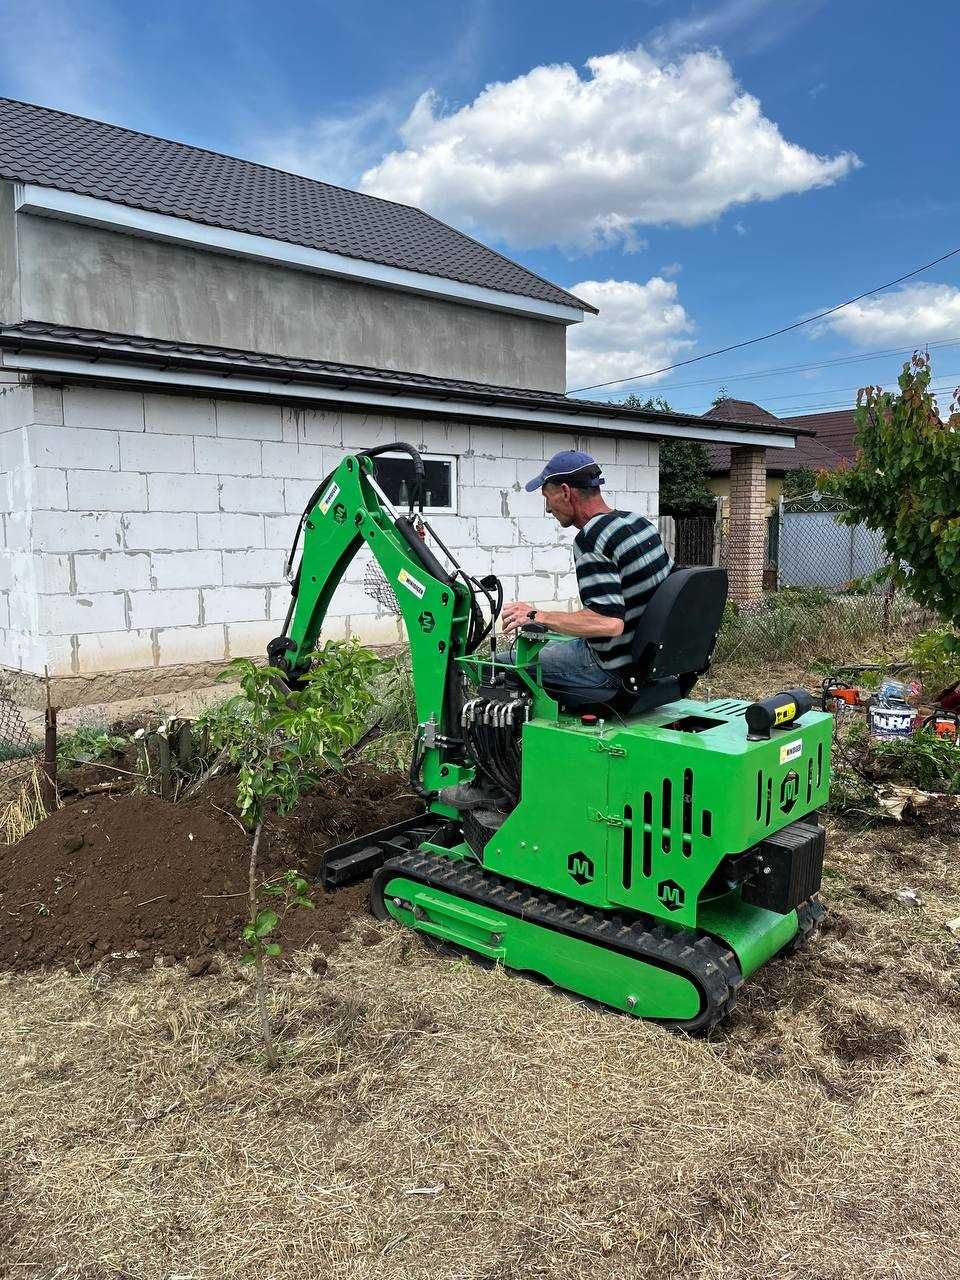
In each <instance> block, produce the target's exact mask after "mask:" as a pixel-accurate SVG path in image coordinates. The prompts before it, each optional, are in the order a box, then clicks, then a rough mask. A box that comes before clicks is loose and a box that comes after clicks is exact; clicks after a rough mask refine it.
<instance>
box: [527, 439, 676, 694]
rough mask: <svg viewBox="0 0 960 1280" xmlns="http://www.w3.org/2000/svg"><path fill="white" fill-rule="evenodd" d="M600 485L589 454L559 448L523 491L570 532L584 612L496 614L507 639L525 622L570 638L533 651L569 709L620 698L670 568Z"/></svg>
mask: <svg viewBox="0 0 960 1280" xmlns="http://www.w3.org/2000/svg"><path fill="white" fill-rule="evenodd" d="M603 483H604V478H603V475H602V473H601V469H600V467H599V466H598V465H597V463H596V461H595V460H594V459H593V458H592V457H591V456H590V454H589V453H583V452H581V451H580V450H578V449H564V450H562V451H561V452H560V453H555V454H554V455H553V457H552V458H551V459H550V461H549V462H548V463H547V465H546V466H545V467H544V468H543V470H542V471H541V472H540V474H539V475H538V476H535V477H534V479H533V480H531V481H529V483H528V484H527V486H526V488H527V492H528V493H532V492H533V491H534V490H535V489H540V491H541V492H542V494H543V498H544V501H545V502H546V506H547V510H548V511H549V512H550V514H551V515H552V516H553V517H554V518H555V519H556V520H557V521H559V523H560V525H561V526H562V527H563V528H564V529H568V528H570V526H571V525H572V526H573V527H574V528H576V529H577V536H576V537H575V538H574V543H573V558H574V563H575V567H576V572H577V586H578V588H579V591H580V602H581V604H582V606H583V607H582V608H581V609H576V610H574V611H573V612H570V613H568V612H566V611H561V610H559V609H550V610H547V609H538V608H535V607H534V606H533V605H530V604H526V603H525V602H523V601H517V602H515V603H513V604H508V605H506V606H505V608H504V610H503V614H502V622H503V629H504V631H505V632H506V633H507V634H508V635H509V634H510V633H511V632H513V631H516V630H517V629H518V628H519V627H521V626H522V625H523V624H524V623H525V622H540V623H543V624H544V626H546V627H547V628H548V629H549V630H550V631H555V632H557V633H558V634H559V635H563V636H574V637H576V638H575V639H574V640H572V641H554V642H551V643H548V644H545V645H544V646H543V648H542V649H541V650H540V676H541V679H542V681H543V686H544V688H545V689H546V690H547V692H548V693H550V694H551V695H552V696H553V697H555V698H557V699H558V700H559V701H560V702H561V703H563V704H564V705H565V706H568V707H572V708H576V707H584V706H591V705H594V704H598V703H603V702H606V701H608V700H609V699H610V698H612V697H614V696H615V695H616V694H617V693H618V692H619V691H620V689H621V687H622V685H621V674H618V673H622V671H623V670H624V669H625V668H628V667H629V666H630V664H631V660H632V656H631V655H632V646H633V634H634V630H635V628H636V626H637V622H638V621H639V619H640V615H641V614H642V613H643V611H644V609H645V608H646V605H647V602H648V601H649V599H650V597H651V596H652V595H653V593H654V591H655V590H656V589H657V587H658V586H659V585H660V583H661V582H662V581H663V580H664V578H666V577H667V575H668V574H669V573H670V570H671V568H672V565H673V562H672V561H671V559H670V556H669V555H668V554H667V552H666V549H665V548H664V545H663V543H662V542H661V541H660V534H659V533H658V531H657V526H656V525H655V524H653V523H652V522H651V521H650V520H648V519H647V518H646V516H642V515H639V514H638V513H637V512H632V511H615V510H613V509H612V508H610V507H608V506H607V504H606V502H605V501H604V499H603V496H602V494H601V493H600V486H601V485H602V484H603Z"/></svg>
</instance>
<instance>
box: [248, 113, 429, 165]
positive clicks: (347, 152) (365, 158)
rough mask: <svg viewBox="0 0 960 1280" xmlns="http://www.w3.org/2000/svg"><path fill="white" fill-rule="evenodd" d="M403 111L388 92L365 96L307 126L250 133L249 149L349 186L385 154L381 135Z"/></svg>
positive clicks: (268, 160)
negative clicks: (347, 108) (349, 107)
mask: <svg viewBox="0 0 960 1280" xmlns="http://www.w3.org/2000/svg"><path fill="white" fill-rule="evenodd" d="M408 101H409V99H408ZM403 115H404V113H403V109H402V108H401V107H399V105H398V104H397V102H396V101H395V100H394V99H393V98H392V97H387V96H384V97H377V98H369V99H367V100H366V101H365V102H361V103H359V104H357V105H356V106H355V107H354V108H353V109H352V110H351V111H350V112H349V114H344V115H321V116H316V117H314V119H313V120H311V121H310V122H309V123H308V124H305V125H294V126H293V127H291V128H287V129H280V130H276V131H274V132H272V133H265V134H264V133H261V134H254V135H253V136H252V137H251V138H250V139H249V145H248V147H247V152H248V153H249V154H252V155H256V156H257V157H258V158H259V159H260V161H261V163H262V164H268V165H271V166H272V167H273V168H276V169H286V170H287V171H288V172H290V173H303V174H306V175H307V176H308V177H314V178H319V179H320V180H321V181H323V182H332V183H335V184H339V185H340V186H353V185H355V184H356V181H357V175H358V174H360V173H362V172H363V170H364V169H365V168H367V166H368V165H371V164H374V163H376V161H377V160H378V159H379V157H380V156H382V155H383V147H384V137H385V136H386V137H390V136H393V135H395V134H396V131H397V128H398V127H399V126H400V124H401V123H402V121H403Z"/></svg>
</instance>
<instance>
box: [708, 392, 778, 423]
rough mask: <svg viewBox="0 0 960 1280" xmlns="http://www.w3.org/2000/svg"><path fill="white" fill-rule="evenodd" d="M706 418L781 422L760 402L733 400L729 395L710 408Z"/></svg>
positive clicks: (726, 420)
mask: <svg viewBox="0 0 960 1280" xmlns="http://www.w3.org/2000/svg"><path fill="white" fill-rule="evenodd" d="M703 416H704V417H705V418H719V419H721V421H723V422H756V423H767V422H779V421H780V419H779V418H776V417H774V415H773V414H772V413H769V412H768V411H767V410H766V409H764V408H762V407H761V406H760V405H758V404H754V403H753V401H752V400H731V399H730V398H729V397H727V399H725V400H721V401H720V402H719V403H718V404H715V405H714V406H713V408H712V409H708V410H707V412H706V413H705V414H704V415H703Z"/></svg>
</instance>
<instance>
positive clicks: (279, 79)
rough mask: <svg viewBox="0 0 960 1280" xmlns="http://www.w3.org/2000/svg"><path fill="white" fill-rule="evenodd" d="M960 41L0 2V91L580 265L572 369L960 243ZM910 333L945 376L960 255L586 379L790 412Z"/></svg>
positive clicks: (498, 9)
mask: <svg viewBox="0 0 960 1280" xmlns="http://www.w3.org/2000/svg"><path fill="white" fill-rule="evenodd" d="M958 34H960V23H958V21H957V10H956V5H955V3H950V2H949V0H933V2H931V3H928V4H927V5H925V6H924V7H923V11H922V20H917V19H916V18H915V17H914V13H913V12H912V11H911V10H910V9H909V8H908V7H907V6H905V5H903V4H902V3H894V2H893V0H887V2H884V0H830V2H829V3H828V2H826V0H714V2H713V3H705V4H693V5H690V4H686V3H671V2H670V0H633V2H632V3H628V2H627V0H609V2H607V3H603V2H602V0H601V2H597V3H594V4H592V5H589V6H586V5H583V4H582V3H579V2H578V3H573V2H572V0H551V2H550V3H546V2H540V0H537V2H535V3H534V2H531V3H523V2H522V0H514V2H513V3H507V2H506V0H478V2H476V3H462V4H457V3H450V2H445V3H440V2H438V0H407V3H406V4H404V5H398V4H396V3H395V0H394V2H393V3H381V2H380V0H353V2H352V3H349V4H348V3H332V2H316V3H306V2H305V0H288V3H286V4H283V5H273V6H264V5H262V4H254V3H251V2H250V0H231V2H230V3H225V2H221V0H210V2H208V3H203V2H202V0H201V3H196V2H194V3H191V4H188V3H184V2H183V0H167V3H165V4H164V5H163V6H149V7H148V6H146V5H142V4H134V3H120V2H119V0H78V2H76V3H64V2H62V0H53V2H51V3H44V0H0V92H2V93H3V94H6V95H9V96H13V97H19V98H24V99H26V100H28V101H32V102H41V103H44V104H46V105H49V106H55V107H59V108H61V109H63V110H68V111H75V112H78V113H81V114H85V115H92V116H95V117H97V118H101V119H107V120H112V121H115V122H117V123H122V124H126V125H128V126H130V127H132V128H136V129H141V130H144V131H146V132H151V133H157V134H160V135H162V136H165V137H172V138H179V139H182V140H184V141H189V142H193V143H196V144H198V145H202V146H206V147H210V148H213V149H216V150H223V151H227V152H230V153H232V154H237V155H243V156H248V157H250V158H251V159H258V160H261V161H264V162H266V163H273V164H277V165H280V166H281V167H285V168H291V169H296V170H298V171H301V172H306V173H309V174H311V175H312V176H315V177H318V178H324V179H327V180H329V181H335V182H339V183H342V184H344V185H349V186H359V187H362V188H364V189H368V190H371V191H376V192H377V193H379V194H385V195H388V196H391V197H393V198H397V199H405V200H407V201H409V202H410V203H419V204H421V205H422V206H423V207H426V208H428V209H429V210H430V211H431V212H435V213H437V214H438V216H441V217H443V218H445V219H446V220H447V221H450V222H453V223H454V224H455V225H458V226H461V227H463V228H464V229H465V230H468V231H469V232H471V233H472V234H474V235H477V236H478V237H480V238H482V239H485V240H486V241H488V242H489V243H491V244H494V245H495V246H496V247H498V248H500V249H501V250H502V251H503V252H505V253H507V254H508V255H510V256H512V257H515V258H517V259H519V260H520V261H522V262H524V263H525V264H527V265H528V266H530V267H531V268H532V269H534V270H535V271H538V272H540V273H541V274H543V275H545V276H547V277H548V278H549V279H552V280H554V281H556V282H557V283H559V284H562V285H564V286H566V287H573V288H574V289H576V288H577V287H578V286H582V288H581V289H580V291H581V293H582V294H583V296H586V297H588V298H589V299H590V300H591V301H595V302H597V303H598V305H600V307H601V315H600V318H599V320H594V319H588V320H587V321H586V323H585V324H584V325H582V326H578V327H577V329H576V330H575V331H571V343H570V346H571V358H570V368H571V375H572V381H571V387H576V386H579V385H581V384H582V383H585V382H593V381H600V380H603V379H606V378H615V377H617V378H619V377H625V376H627V375H630V374H634V373H639V372H643V371H645V370H648V369H651V368H655V367H657V366H659V365H661V364H669V363H672V361H673V360H677V359H683V358H685V357H688V356H693V355H698V354H700V353H702V352H704V351H708V350H710V349H711V348H713V347H716V346H723V345H726V344H727V343H730V342H735V341H738V340H741V339H744V338H748V337H752V336H754V335H757V334H761V333H763V332H765V331H767V330H768V329H772V328H777V327H779V326H781V325H784V324H789V323H790V322H791V321H794V320H796V319H799V318H801V317H803V316H806V315H809V314H811V313H813V312H815V311H818V310H820V309H822V308H824V307H828V306H830V305H832V304H833V303H836V302H838V301H841V300H843V299H844V298H847V297H850V296H852V295H854V294H857V293H859V292H861V291H863V290H865V289H869V288H871V287H873V286H874V285H877V284H881V283H883V282H884V281H886V280H890V279H892V278H894V277H896V276H898V275H900V274H902V273H904V272H906V271H908V270H910V269H911V268H912V267H914V266H917V265H919V264H921V263H923V262H926V261H929V260H930V259H933V258H935V257H937V256H939V255H940V254H942V253H945V252H947V251H948V250H951V249H954V248H957V247H960V217H958V214H960V172H958V170H957V166H956V164H955V153H956V149H957V143H956V120H957V108H956V96H955V61H956V48H957V43H958V41H957V36H958ZM924 342H930V343H931V351H932V354H933V356H934V372H935V378H936V383H937V385H939V386H943V387H950V388H952V386H953V385H955V384H956V383H957V382H960V257H958V258H957V259H954V260H952V261H950V262H947V263H944V264H943V265H941V266H940V267H938V268H936V269H934V270H933V271H930V272H927V273H925V274H924V275H922V276H919V277H917V280H916V281H911V282H909V283H908V284H907V285H905V286H903V287H901V288H898V289H894V290H891V291H888V292H886V293H884V294H881V295H880V296H879V297H878V298H877V299H875V300H871V301H869V302H867V303H864V304H860V305H859V306H858V307H855V308H851V309H849V310H847V311H844V312H840V313H838V316H837V317H835V318H834V319H833V320H832V321H830V322H827V323H821V324H818V325H815V326H812V327H809V328H807V329H805V330H800V331H798V332H795V333H793V334H790V335H786V336H784V337H782V338H779V339H776V340H773V341H770V342H765V343H761V344H759V345H757V346H754V347H751V348H748V349H747V350H745V351H743V352H739V353H735V354H731V355H726V356H721V357H718V358H715V359H710V360H705V361H702V362H701V363H699V364H694V365H692V366H689V367H688V368H686V369H682V370H678V371H676V372H674V373H670V374H667V375H664V376H661V377H659V378H656V379H647V380H641V381H639V382H636V383H633V384H629V383H628V384H624V385H623V386H621V387H616V388H612V389H610V390H608V391H603V392H600V393H597V394H600V395H602V396H604V397H606V396H610V397H617V396H619V395H621V394H625V393H626V392H628V391H631V390H633V391H640V392H644V393H645V392H649V393H652V394H659V395H663V396H665V397H667V399H668V400H669V401H670V403H671V404H672V405H673V406H674V407H676V408H681V409H685V410H691V411H694V412H702V411H703V410H704V409H705V408H707V407H708V406H709V404H710V401H711V399H712V397H713V395H714V394H715V392H716V390H717V388H718V386H719V385H721V384H722V385H724V386H726V388H727V390H728V392H729V393H730V394H731V395H734V396H737V397H740V398H744V399H751V400H756V401H758V402H759V403H761V404H764V405H766V406H767V407H768V408H770V409H771V410H773V411H774V412H776V413H781V414H789V413H798V412H804V411H811V412H812V411H815V410H817V409H820V408H821V407H823V408H828V407H829V408H832V407H840V406H842V405H845V404H849V403H852V402H853V398H854V395H855V388H856V387H857V386H859V385H862V384H864V383H866V382H890V381H891V380H892V379H893V378H894V377H895V376H896V373H897V371H898V368H899V365H900V363H901V361H902V358H903V357H902V355H901V354H900V352H901V351H905V350H906V349H908V348H910V347H912V346H914V345H920V344H923V343H924ZM936 343H942V344H944V345H942V346H937V345H935V344H936ZM954 344H956V345H954ZM875 351H883V352H889V353H891V354H886V355H883V356H878V357H874V358H870V359H863V358H861V357H863V356H864V354H865V353H869V352H875ZM830 361H832V362H835V363H832V364H828V363H826V362H830ZM816 364H819V365H822V366H823V367H820V368H794V369H790V370H789V371H787V372H776V373H768V372H766V371H770V370H783V369H784V368H785V367H786V366H800V365H802V366H808V365H816ZM759 371H764V372H765V376H754V375H756V374H757V373H758V372H759ZM747 375H751V376H747ZM948 399H949V396H948V395H947V396H945V397H943V400H942V403H944V404H945V403H946V402H947V400H948Z"/></svg>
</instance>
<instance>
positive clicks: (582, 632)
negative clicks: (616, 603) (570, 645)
mask: <svg viewBox="0 0 960 1280" xmlns="http://www.w3.org/2000/svg"><path fill="white" fill-rule="evenodd" d="M532 612H533V605H531V604H525V603H524V602H523V601H522V600H521V601H517V602H516V603H515V604H508V605H505V606H504V610H503V613H502V614H501V615H500V617H501V621H502V622H503V629H504V631H506V632H507V634H509V633H510V632H511V631H516V629H517V628H518V627H520V626H522V625H523V624H524V623H525V622H529V621H530V614H531V613H532ZM536 614H537V616H536V618H535V621H536V622H542V623H543V625H544V626H545V627H548V628H549V629H550V630H551V631H556V632H557V634H558V635H561V636H584V637H585V638H587V639H590V638H598V639H599V638H600V637H601V636H620V635H623V618H614V617H607V616H605V615H604V614H602V613H594V611H593V610H592V609H575V610H574V612H573V613H566V612H565V611H564V612H561V611H560V610H559V609H556V610H554V609H537V611H536Z"/></svg>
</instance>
